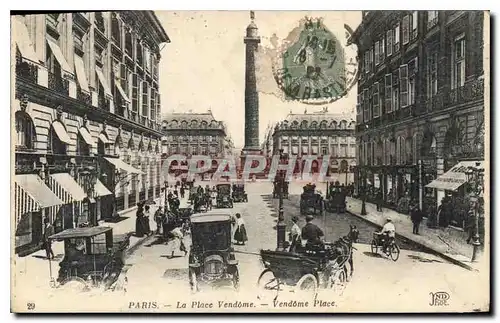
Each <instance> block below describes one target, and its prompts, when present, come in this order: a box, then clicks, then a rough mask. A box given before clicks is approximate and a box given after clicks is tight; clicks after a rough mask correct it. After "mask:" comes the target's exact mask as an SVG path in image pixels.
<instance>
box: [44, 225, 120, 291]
mask: <svg viewBox="0 0 500 323" xmlns="http://www.w3.org/2000/svg"><path fill="white" fill-rule="evenodd" d="M49 239H50V240H52V241H64V258H63V260H62V261H61V262H60V263H59V272H58V277H57V280H56V281H54V279H53V278H52V266H51V264H50V262H49V266H50V268H49V269H50V276H51V283H52V284H53V287H63V288H66V287H68V288H75V287H76V288H77V289H80V290H86V289H88V288H90V287H101V286H102V287H104V288H105V289H106V288H109V287H111V285H112V284H113V283H114V282H115V281H116V279H117V278H118V276H119V275H120V272H121V270H122V268H123V265H124V262H125V260H124V254H125V250H126V249H127V247H128V246H129V243H130V236H129V235H116V236H113V229H112V228H110V227H100V226H97V227H85V228H73V229H66V230H64V231H62V232H59V233H57V234H54V235H52V236H50V237H49Z"/></svg>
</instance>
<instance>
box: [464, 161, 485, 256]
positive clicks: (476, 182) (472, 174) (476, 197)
mask: <svg viewBox="0 0 500 323" xmlns="http://www.w3.org/2000/svg"><path fill="white" fill-rule="evenodd" d="M465 175H466V176H467V182H468V183H469V185H470V188H471V193H472V195H473V202H474V204H473V206H472V207H473V210H472V211H473V212H474V235H473V236H472V246H473V249H472V258H471V262H475V261H477V258H478V254H479V248H480V246H481V241H480V237H479V209H480V205H479V203H480V198H481V195H482V192H483V185H484V182H483V180H484V169H483V168H480V163H479V162H476V167H472V166H471V167H469V168H468V169H467V170H466V172H465Z"/></svg>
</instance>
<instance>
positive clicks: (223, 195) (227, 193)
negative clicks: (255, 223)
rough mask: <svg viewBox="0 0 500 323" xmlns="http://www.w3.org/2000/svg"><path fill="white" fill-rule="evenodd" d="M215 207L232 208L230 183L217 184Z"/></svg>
mask: <svg viewBox="0 0 500 323" xmlns="http://www.w3.org/2000/svg"><path fill="white" fill-rule="evenodd" d="M216 189H217V199H216V205H217V208H233V199H232V198H231V184H217V185H216Z"/></svg>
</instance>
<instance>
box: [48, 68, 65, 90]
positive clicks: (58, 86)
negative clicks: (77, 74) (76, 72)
mask: <svg viewBox="0 0 500 323" xmlns="http://www.w3.org/2000/svg"><path fill="white" fill-rule="evenodd" d="M48 74H49V89H51V90H55V91H58V92H60V93H63V94H66V95H69V81H68V80H66V79H64V78H62V77H61V76H60V75H57V74H53V73H48Z"/></svg>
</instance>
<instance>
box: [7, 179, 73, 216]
mask: <svg viewBox="0 0 500 323" xmlns="http://www.w3.org/2000/svg"><path fill="white" fill-rule="evenodd" d="M14 199H15V202H14V205H15V215H16V219H18V220H19V219H20V216H21V215H23V214H25V213H28V212H36V211H39V210H40V209H43V208H47V207H51V206H55V205H62V204H64V202H63V201H61V200H60V199H59V198H58V197H57V196H56V195H55V194H54V193H53V192H52V191H51V190H50V188H49V187H48V186H47V185H45V183H44V182H43V181H42V179H41V178H40V177H39V176H38V175H36V174H22V175H15V180H14Z"/></svg>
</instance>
